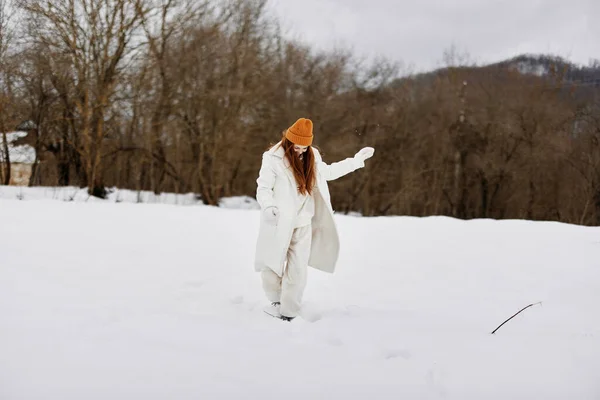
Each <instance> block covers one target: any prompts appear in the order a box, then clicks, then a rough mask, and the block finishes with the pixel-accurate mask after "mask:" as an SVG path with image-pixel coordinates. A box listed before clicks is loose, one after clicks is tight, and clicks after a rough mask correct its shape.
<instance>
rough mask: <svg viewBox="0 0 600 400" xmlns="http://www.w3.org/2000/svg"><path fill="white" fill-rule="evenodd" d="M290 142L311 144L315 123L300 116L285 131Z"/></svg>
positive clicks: (303, 144)
mask: <svg viewBox="0 0 600 400" xmlns="http://www.w3.org/2000/svg"><path fill="white" fill-rule="evenodd" d="M285 137H286V139H288V140H289V141H290V142H292V143H294V144H297V145H299V146H310V145H311V144H312V141H313V123H312V121H311V120H310V119H307V118H300V119H299V120H298V121H296V122H294V125H292V126H290V127H289V128H288V130H287V131H286V132H285Z"/></svg>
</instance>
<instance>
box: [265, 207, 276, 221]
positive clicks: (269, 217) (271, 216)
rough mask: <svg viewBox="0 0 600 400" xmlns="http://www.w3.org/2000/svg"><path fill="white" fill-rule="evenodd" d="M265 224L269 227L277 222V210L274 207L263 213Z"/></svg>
mask: <svg viewBox="0 0 600 400" xmlns="http://www.w3.org/2000/svg"><path fill="white" fill-rule="evenodd" d="M263 214H264V218H265V222H266V223H268V224H269V225H277V222H278V221H279V208H277V207H275V206H271V207H267V208H265V209H264V211H263Z"/></svg>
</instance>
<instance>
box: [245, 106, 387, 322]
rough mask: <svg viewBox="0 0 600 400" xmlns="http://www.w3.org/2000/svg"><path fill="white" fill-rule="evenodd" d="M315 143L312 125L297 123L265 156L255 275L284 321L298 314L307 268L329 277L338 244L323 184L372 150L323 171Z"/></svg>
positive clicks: (359, 164)
mask: <svg viewBox="0 0 600 400" xmlns="http://www.w3.org/2000/svg"><path fill="white" fill-rule="evenodd" d="M312 141H313V123H312V121H311V120H309V119H306V118H300V119H299V120H297V121H296V122H295V123H294V124H293V125H292V126H291V127H290V128H288V129H287V130H286V131H285V132H284V134H283V138H282V140H281V141H280V142H279V143H277V144H276V145H275V146H273V147H271V149H269V150H268V151H266V152H265V153H264V154H263V157H262V166H261V168H260V172H259V177H258V179H257V181H256V182H257V184H258V188H257V191H256V199H257V200H258V203H259V204H260V207H261V220H260V230H259V234H258V241H257V245H256V259H255V269H256V271H258V272H261V278H262V284H263V289H264V290H265V293H266V295H267V298H268V300H269V301H270V302H271V306H270V307H268V308H267V309H265V312H267V313H269V314H271V315H273V316H276V317H278V318H281V319H283V320H286V321H291V320H292V319H294V318H295V317H296V316H297V315H298V312H299V310H300V303H301V301H302V294H303V292H304V288H305V286H306V277H307V267H308V266H311V267H313V268H316V269H319V270H321V271H325V272H329V273H333V271H334V269H335V264H336V262H337V258H338V253H339V238H338V234H337V229H336V226H335V222H334V219H333V208H332V207H331V200H330V196H329V189H328V187H327V181H331V180H334V179H337V178H339V177H341V176H344V175H346V174H348V173H350V172H352V171H354V170H356V169H359V168H362V167H364V165H365V164H364V162H365V160H366V159H368V158H370V157H371V156H372V155H373V153H374V151H375V150H374V149H373V148H371V147H365V148H363V149H362V150H360V151H359V152H358V153H357V154H356V155H355V156H354V157H353V158H347V159H345V160H343V161H340V162H337V163H333V164H331V165H327V164H326V163H324V162H323V160H322V159H321V155H320V154H319V152H318V150H317V149H316V148H313V147H311V145H312Z"/></svg>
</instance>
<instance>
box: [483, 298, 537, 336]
mask: <svg viewBox="0 0 600 400" xmlns="http://www.w3.org/2000/svg"><path fill="white" fill-rule="evenodd" d="M537 304H542V302H541V301H538V302H537V303H533V304H530V305H528V306H527V307H523V308H521V309H520V310H519V312H517V313H516V314H515V315H513V316H512V317H510V318H509V319H507V320H506V321H504V322H503V323H501V324H500V326H499V327H497V328H496V329H494V330H493V331H492V335H493V334H494V333H496V331H497V330H498V329H500V328H501V327H502V325H504V324H505V323H507V322H508V321H510V320H511V319H513V318H514V317H516V316H517V315H519V313H520V312H521V311H523V310H526V309H528V308H529V307H531V306H535V305H537Z"/></svg>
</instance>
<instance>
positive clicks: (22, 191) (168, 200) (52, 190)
mask: <svg viewBox="0 0 600 400" xmlns="http://www.w3.org/2000/svg"><path fill="white" fill-rule="evenodd" d="M107 191H108V195H107V197H106V199H99V198H96V197H93V196H90V195H89V194H88V190H87V188H79V187H74V186H65V187H44V186H38V187H28V186H1V185H0V199H11V200H15V199H17V200H45V199H46V200H61V201H76V202H88V203H149V204H173V205H179V206H190V205H201V204H203V203H202V199H200V198H199V197H197V196H196V194H194V193H186V194H176V193H160V194H158V195H157V194H155V193H154V192H150V191H147V190H139V191H136V190H128V189H119V188H107ZM219 207H221V208H235V209H259V208H260V207H259V205H258V203H257V202H256V199H254V198H251V197H247V196H239V197H227V198H223V199H221V201H220V203H219Z"/></svg>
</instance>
